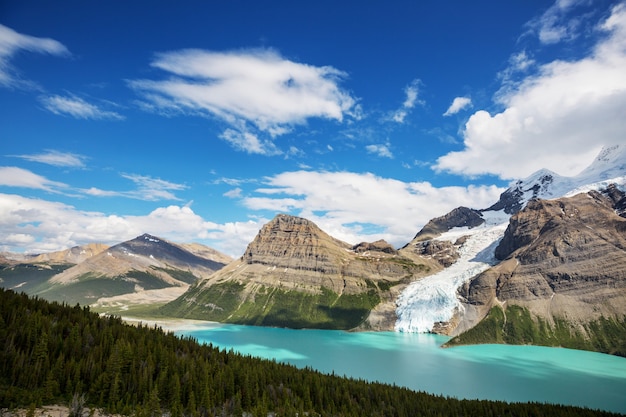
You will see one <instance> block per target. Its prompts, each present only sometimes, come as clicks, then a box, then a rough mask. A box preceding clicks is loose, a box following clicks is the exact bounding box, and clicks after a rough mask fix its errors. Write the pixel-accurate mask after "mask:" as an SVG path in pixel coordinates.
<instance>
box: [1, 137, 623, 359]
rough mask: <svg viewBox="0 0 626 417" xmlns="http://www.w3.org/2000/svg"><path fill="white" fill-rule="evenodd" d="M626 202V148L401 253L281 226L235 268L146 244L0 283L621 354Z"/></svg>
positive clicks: (271, 319) (263, 234)
mask: <svg viewBox="0 0 626 417" xmlns="http://www.w3.org/2000/svg"><path fill="white" fill-rule="evenodd" d="M625 191H626V147H624V146H612V147H607V148H604V149H603V150H602V151H601V153H600V154H599V155H598V157H597V158H596V160H595V161H594V162H593V163H592V164H591V165H590V166H589V167H588V168H587V169H585V170H584V171H582V172H581V173H580V174H579V175H577V176H575V177H562V176H559V175H558V174H556V173H554V172H550V171H548V170H540V171H538V172H536V173H534V174H533V175H531V176H529V177H528V178H526V179H523V180H518V181H515V182H513V183H512V184H511V186H510V188H509V189H507V190H506V191H505V192H504V193H502V195H501V196H500V199H499V200H498V201H497V202H495V203H494V204H493V205H492V206H490V207H488V208H485V209H476V208H468V207H458V208H456V209H454V210H452V211H451V212H450V213H447V214H445V215H442V216H441V217H438V218H435V219H433V220H431V221H430V222H428V223H427V224H426V225H425V226H424V227H423V228H422V229H421V230H420V231H419V232H418V233H417V234H416V235H415V238H414V239H413V240H412V241H411V242H409V243H407V244H406V245H405V246H404V247H402V248H399V249H397V248H394V247H392V246H391V245H390V244H388V243H387V242H385V241H382V240H381V241H376V242H372V243H367V242H362V243H358V244H349V243H346V242H342V241H340V240H338V239H335V238H333V237H332V236H330V235H328V234H327V233H325V232H324V231H323V230H321V229H320V228H319V227H318V226H316V225H315V224H314V223H313V222H311V221H309V220H307V219H304V218H300V217H294V216H291V215H285V214H278V215H277V216H276V217H275V218H274V219H273V220H272V221H270V222H269V223H267V224H266V225H264V226H263V228H262V229H261V230H260V231H259V233H258V235H257V236H256V237H255V239H254V240H253V241H252V242H251V243H250V244H249V245H248V247H247V249H246V251H245V253H244V254H243V255H242V256H241V257H240V258H238V259H235V260H232V259H230V258H228V257H227V256H225V255H223V254H220V253H219V252H217V251H214V250H212V249H210V248H207V247H203V246H201V245H197V244H194V245H178V244H174V243H171V242H167V241H165V240H163V239H161V238H158V237H155V236H151V235H143V236H140V237H138V238H136V239H134V240H131V241H129V242H124V243H121V244H119V245H116V246H113V247H110V248H108V247H106V246H104V245H91V246H88V247H81V248H73V249H71V250H68V251H64V252H58V253H55V254H43V255H39V256H37V257H33V256H31V257H26V256H23V255H21V256H20V255H16V254H2V257H0V263H1V264H2V270H1V271H0V279H2V282H0V284H1V285H2V286H5V287H7V288H13V289H21V290H22V291H25V292H27V293H28V294H33V295H37V296H40V297H42V298H45V299H52V300H61V301H65V302H68V303H75V302H78V303H81V304H89V305H91V306H92V307H93V308H95V309H96V310H98V311H102V312H111V311H113V312H115V314H122V315H124V314H130V313H132V312H142V313H144V314H150V315H151V316H152V317H155V316H157V317H180V318H193V319H200V320H209V321H218V322H224V323H237V324H249V325H258V326H277V327H291V328H319V329H343V330H374V331H388V330H396V331H403V332H434V333H440V334H445V335H448V336H452V338H451V339H450V340H449V342H448V343H447V344H448V345H454V344H474V343H511V344H537V345H547V346H563V347H569V348H577V349H587V350H594V351H600V352H605V353H610V354H615V355H620V356H626V193H625Z"/></svg>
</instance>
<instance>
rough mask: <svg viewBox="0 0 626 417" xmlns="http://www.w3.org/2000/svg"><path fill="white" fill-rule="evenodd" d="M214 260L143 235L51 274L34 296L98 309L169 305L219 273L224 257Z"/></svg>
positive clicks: (165, 241)
mask: <svg viewBox="0 0 626 417" xmlns="http://www.w3.org/2000/svg"><path fill="white" fill-rule="evenodd" d="M214 252H215V253H217V254H219V253H218V252H216V251H214ZM217 258H218V260H214V259H210V258H206V257H203V256H199V255H197V254H195V253H192V252H191V251H189V250H187V249H185V248H184V247H183V246H181V245H177V244H175V243H172V242H169V241H167V240H164V239H161V238H159V237H156V236H152V235H149V234H144V235H141V236H139V237H137V238H135V239H132V240H129V241H126V242H123V243H120V244H117V245H114V246H111V247H110V248H108V249H107V250H105V251H103V252H101V253H99V254H97V255H95V256H92V257H89V258H87V259H85V260H84V261H83V262H81V263H79V264H77V265H75V266H73V267H71V268H69V269H66V270H64V271H63V272H61V273H59V274H56V275H54V276H53V277H52V278H50V279H49V280H48V281H47V282H46V283H44V284H41V285H40V286H39V288H37V289H35V290H34V291H33V293H34V294H35V295H38V296H41V297H43V298H46V299H50V300H58V301H65V302H68V303H70V304H73V303H80V304H85V305H92V304H96V306H99V307H102V306H103V305H107V304H119V305H121V304H124V303H127V302H129V303H132V299H133V298H134V299H136V300H139V299H140V301H141V302H145V303H150V302H153V301H155V302H159V301H160V302H163V301H164V300H165V301H169V300H172V299H174V298H176V297H177V296H178V295H180V294H182V293H183V292H184V291H185V290H186V289H187V288H188V287H189V285H190V284H192V283H194V282H196V281H197V280H199V279H201V278H204V277H208V276H210V275H211V274H212V273H213V272H215V271H217V270H218V269H220V268H222V267H223V266H224V265H225V262H222V261H220V260H221V259H224V255H222V254H219V255H218V256H217Z"/></svg>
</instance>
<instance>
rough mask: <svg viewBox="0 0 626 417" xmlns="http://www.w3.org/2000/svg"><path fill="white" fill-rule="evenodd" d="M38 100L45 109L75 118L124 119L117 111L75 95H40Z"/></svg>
mask: <svg viewBox="0 0 626 417" xmlns="http://www.w3.org/2000/svg"><path fill="white" fill-rule="evenodd" d="M39 101H40V102H41V104H43V106H44V107H45V108H46V109H47V110H49V111H51V112H52V113H54V114H58V115H65V116H71V117H74V118H76V119H94V120H99V119H114V120H123V119H124V116H122V115H121V114H119V113H116V112H113V111H108V110H103V109H101V108H100V107H98V106H96V105H95V104H91V103H88V102H86V101H85V100H83V99H82V98H80V97H76V96H69V97H68V96H59V95H53V96H44V97H40V98H39Z"/></svg>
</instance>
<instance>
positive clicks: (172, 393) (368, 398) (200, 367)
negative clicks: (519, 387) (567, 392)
mask: <svg viewBox="0 0 626 417" xmlns="http://www.w3.org/2000/svg"><path fill="white" fill-rule="evenodd" d="M77 397H78V398H84V399H85V401H86V404H85V406H86V407H88V408H91V407H97V408H102V409H104V410H105V411H106V412H110V413H119V414H124V415H135V416H138V417H139V416H151V417H152V416H157V415H163V414H166V413H167V414H169V415H171V416H172V417H179V416H183V415H185V416H215V415H220V416H222V415H224V416H231V415H232V416H241V415H244V412H245V413H249V414H245V415H253V416H267V415H271V413H275V414H274V415H281V416H290V415H305V413H308V414H307V415H311V416H314V415H323V416H326V415H342V416H440V415H457V416H461V415H466V416H469V415H483V416H487V415H500V416H515V415H519V416H530V415H533V416H538V415H551V416H585V415H587V416H592V415H593V416H599V415H600V416H601V415H611V414H610V413H603V412H597V411H591V410H588V409H580V408H576V407H565V406H557V405H541V404H507V403H503V402H492V401H465V400H456V399H449V398H443V397H437V396H432V395H428V394H424V393H416V392H412V391H410V390H408V389H404V388H399V387H392V386H388V385H382V384H373V383H367V382H364V381H361V380H352V379H345V378H339V377H335V376H330V375H323V374H321V373H319V372H316V371H313V370H311V369H304V370H300V369H296V368H295V367H292V366H288V365H284V364H278V363H276V362H273V361H267V360H261V359H256V358H252V357H249V356H241V355H238V354H235V353H233V352H232V351H231V352H226V351H223V350H218V349H216V348H214V347H212V346H210V345H201V344H199V343H197V342H196V341H195V340H192V339H188V338H179V337H177V336H175V335H173V334H171V333H165V332H164V331H162V330H161V329H159V328H150V327H146V326H141V325H140V326H136V327H135V326H130V325H127V324H125V323H123V322H122V320H121V319H120V318H117V317H100V316H98V315H97V314H95V313H92V312H90V311H89V309H88V308H86V307H80V306H78V305H77V306H75V307H70V306H67V305H64V304H59V303H49V302H47V301H44V300H41V299H37V298H34V299H33V298H29V297H28V296H26V295H24V294H16V293H14V292H12V291H7V290H3V289H0V413H2V410H3V409H5V410H6V409H13V408H17V407H22V408H24V407H29V406H33V405H34V406H39V405H43V404H68V403H70V401H72V398H74V399H76V398H77ZM74 410H75V411H80V408H74ZM86 411H87V410H86Z"/></svg>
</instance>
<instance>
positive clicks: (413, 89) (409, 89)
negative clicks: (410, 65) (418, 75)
mask: <svg viewBox="0 0 626 417" xmlns="http://www.w3.org/2000/svg"><path fill="white" fill-rule="evenodd" d="M420 84H421V81H420V80H418V79H415V80H413V81H411V83H410V84H409V85H407V86H406V87H405V88H404V94H405V99H404V103H402V106H401V107H400V108H399V109H398V110H396V111H395V112H393V114H392V115H391V120H392V121H394V122H396V123H404V120H405V119H406V117H407V116H408V114H409V111H410V110H411V109H412V108H414V107H415V105H416V104H423V103H424V102H423V101H421V100H419V98H418V97H419V86H420Z"/></svg>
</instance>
